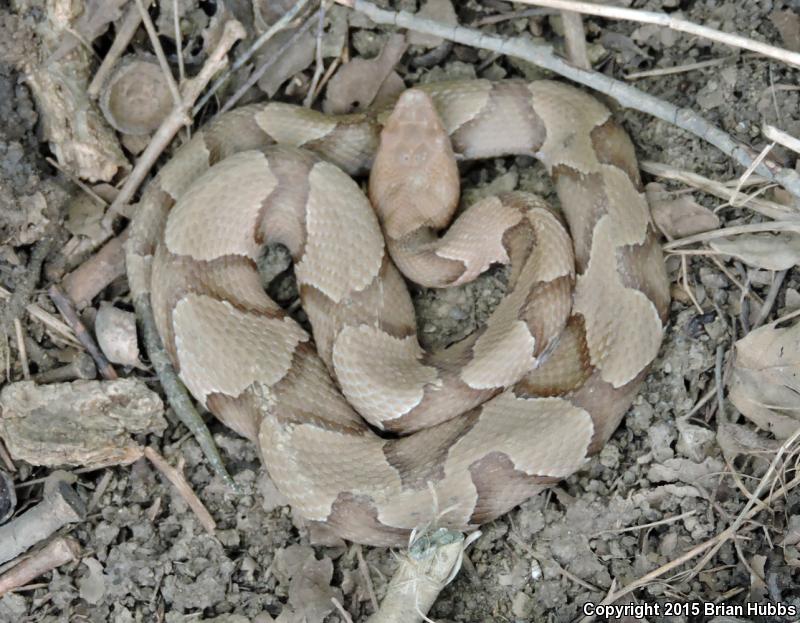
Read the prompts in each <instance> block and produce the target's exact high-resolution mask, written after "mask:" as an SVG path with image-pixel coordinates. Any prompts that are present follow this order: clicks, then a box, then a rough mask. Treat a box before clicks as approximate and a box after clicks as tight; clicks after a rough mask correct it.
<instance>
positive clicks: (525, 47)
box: [337, 0, 800, 197]
mask: <svg viewBox="0 0 800 623" xmlns="http://www.w3.org/2000/svg"><path fill="white" fill-rule="evenodd" d="M337 1H338V2H339V4H343V5H345V6H350V7H352V8H353V9H355V10H356V11H358V12H360V13H364V14H365V15H366V16H367V17H369V18H370V19H371V20H372V21H374V22H376V23H377V24H385V25H393V26H397V27H399V28H408V29H411V30H415V31H417V32H421V33H425V34H429V35H434V36H437V37H441V38H442V39H447V40H449V41H455V42H456V43H461V44H463V45H468V46H472V47H478V48H484V49H487V50H492V51H494V52H497V53H498V54H507V55H509V56H514V57H517V58H521V59H524V60H526V61H529V62H531V63H534V64H536V65H539V66H540V67H543V68H545V69H549V70H550V71H553V72H555V73H557V74H560V75H562V76H564V77H565V78H569V79H570V80H573V81H574V82H577V83H579V84H583V85H585V86H588V87H590V88H592V89H595V90H596V91H599V92H601V93H605V94H606V95H608V96H610V97H612V98H614V99H616V100H617V101H618V102H619V103H620V105H622V106H626V107H628V108H632V109H634V110H638V111H641V112H644V113H647V114H650V115H652V116H654V117H657V118H658V119H661V120H663V121H666V122H667V123H671V124H673V125H675V126H678V127H679V128H681V129H683V130H686V131H688V132H691V133H692V134H695V135H696V136H698V137H700V138H702V139H703V140H706V141H708V142H709V143H711V144H712V145H714V146H715V147H717V148H718V149H720V150H721V151H722V152H723V153H725V154H726V155H728V156H730V157H732V158H734V159H735V160H736V161H737V162H739V163H740V164H741V165H742V166H744V167H748V166H750V165H751V164H752V163H753V159H754V156H753V152H752V150H751V149H750V147H748V146H747V145H744V144H742V143H740V142H738V141H736V140H735V139H733V137H731V136H730V135H729V134H727V133H726V132H723V131H722V130H720V129H719V128H717V127H715V126H714V125H712V124H711V123H709V122H708V121H706V120H705V119H704V118H703V117H701V116H700V115H698V114H697V113H696V112H694V111H693V110H690V109H688V108H678V107H677V106H675V105H674V104H671V103H669V102H665V101H663V100H660V99H658V98H657V97H654V96H652V95H648V94H647V93H644V92H642V91H640V90H639V89H637V88H635V87H633V86H631V85H629V84H625V83H624V82H621V81H619V80H614V79H613V78H610V77H608V76H606V75H604V74H601V73H598V72H594V71H589V70H586V69H580V68H579V67H575V66H573V65H571V64H570V63H568V62H567V61H565V60H564V59H562V58H559V57H558V56H556V55H555V53H554V52H553V49H552V48H551V47H550V46H546V45H537V44H534V43H532V42H530V41H528V40H525V39H521V38H516V39H507V38H504V37H498V36H495V35H488V34H485V33H483V32H481V31H479V30H474V29H471V28H464V27H463V26H448V25H445V24H442V23H440V22H436V21H434V20H429V19H424V18H421V17H417V16H416V15H412V14H411V13H406V12H405V11H400V12H394V11H387V10H384V9H381V8H379V7H377V6H376V5H374V4H372V3H370V2H367V0H337ZM574 6H575V5H572V4H570V6H569V8H572V9H574ZM591 6H594V7H597V6H598V5H591ZM559 8H564V7H559ZM798 56H800V55H798ZM756 173H758V174H759V175H761V176H763V177H765V178H767V179H769V180H770V181H776V182H778V183H779V184H781V185H782V186H783V187H784V188H786V190H788V191H789V192H791V193H792V194H793V195H795V196H797V197H800V173H798V172H796V171H793V170H791V169H787V168H784V167H781V166H780V165H778V164H776V163H774V162H763V163H761V164H760V165H759V166H758V167H757V168H756Z"/></svg>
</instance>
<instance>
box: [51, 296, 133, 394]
mask: <svg viewBox="0 0 800 623" xmlns="http://www.w3.org/2000/svg"><path fill="white" fill-rule="evenodd" d="M47 294H48V295H49V296H50V298H51V299H52V301H53V303H55V306H56V307H57V308H58V311H60V312H61V315H62V316H64V320H66V321H67V324H68V325H69V326H70V327H72V330H73V331H74V332H75V335H76V336H77V338H78V339H79V340H80V342H81V344H83V347H84V348H85V349H86V352H88V353H89V354H90V355H91V356H92V359H94V362H95V364H97V370H98V371H99V372H100V374H101V375H102V377H103V378H104V379H106V380H111V381H113V380H115V379H117V378H119V377H118V376H117V372H116V370H114V368H113V366H112V365H111V364H110V363H109V362H108V359H106V356H105V355H104V354H103V353H102V351H101V350H100V348H99V347H98V346H97V342H95V341H94V338H93V337H92V334H91V333H89V330H88V329H87V328H86V325H84V324H83V321H81V319H80V318H79V317H78V313H77V312H76V311H75V308H74V307H73V304H72V301H70V300H69V299H68V298H67V297H66V295H65V294H64V293H63V292H62V291H61V289H60V288H59V287H58V286H56V285H52V286H50V288H49V289H48V290H47Z"/></svg>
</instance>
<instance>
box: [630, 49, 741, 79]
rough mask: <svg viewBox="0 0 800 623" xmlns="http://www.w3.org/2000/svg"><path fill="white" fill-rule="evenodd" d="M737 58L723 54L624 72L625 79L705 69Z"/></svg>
mask: <svg viewBox="0 0 800 623" xmlns="http://www.w3.org/2000/svg"><path fill="white" fill-rule="evenodd" d="M734 58H737V57H736V55H731V56H725V57H724V58H712V59H710V60H707V61H700V62H697V63H686V64H685V65H675V66H673V67H659V68H658V69H647V70H645V71H634V72H631V73H629V74H625V80H639V79H640V78H653V77H656V76H669V75H671V74H682V73H686V72H688V71H696V70H698V69H706V68H707V67H716V66H717V65H722V64H723V63H726V62H727V61H729V60H731V59H734Z"/></svg>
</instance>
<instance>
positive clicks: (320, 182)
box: [295, 162, 384, 303]
mask: <svg viewBox="0 0 800 623" xmlns="http://www.w3.org/2000/svg"><path fill="white" fill-rule="evenodd" d="M308 184H309V187H310V190H309V193H308V203H307V206H306V230H307V234H306V252H305V254H304V255H303V257H302V259H301V260H300V261H299V262H298V263H297V264H296V266H295V273H296V274H297V279H298V281H299V282H300V283H301V284H303V283H307V284H309V285H311V286H314V287H315V288H317V289H318V290H319V291H320V292H322V293H323V294H325V295H326V296H327V297H329V298H330V299H331V300H332V301H334V302H336V303H339V302H341V301H342V300H343V299H344V298H345V297H346V296H347V295H349V294H350V293H351V292H358V291H359V290H363V289H364V288H366V287H367V286H368V285H369V284H370V283H372V281H373V280H374V279H375V277H376V275H377V274H378V271H379V270H380V267H381V264H382V263H383V253H384V247H383V237H382V236H381V234H380V227H379V226H378V219H377V218H376V217H375V213H374V212H373V211H372V208H371V207H370V205H369V202H368V201H367V198H366V197H364V195H363V193H362V192H361V191H360V190H359V188H358V185H357V184H356V183H355V182H354V181H353V180H352V179H350V178H349V177H348V176H347V175H345V174H344V173H343V172H342V171H341V169H339V168H337V167H335V166H334V165H332V164H329V163H327V162H318V163H317V164H315V165H314V166H313V167H312V169H311V173H310V174H309V176H308Z"/></svg>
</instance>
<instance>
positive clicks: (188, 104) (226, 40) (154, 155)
mask: <svg viewBox="0 0 800 623" xmlns="http://www.w3.org/2000/svg"><path fill="white" fill-rule="evenodd" d="M244 35H245V30H244V27H243V26H242V25H241V24H240V23H239V22H237V21H236V20H231V21H229V22H227V23H226V24H225V28H224V30H223V31H222V36H221V37H220V40H219V42H218V43H217V47H216V48H214V51H213V52H212V53H211V54H210V55H209V57H208V60H207V61H206V63H205V65H203V68H202V69H201V70H200V73H199V74H197V76H195V77H194V78H192V79H191V80H187V81H186V83H185V84H184V85H183V88H182V89H181V91H182V93H181V99H182V103H181V105H180V106H176V107H175V108H174V109H173V110H172V112H171V113H170V114H169V115H168V116H167V118H166V119H164V121H162V122H161V126H160V127H159V128H158V130H157V131H156V133H155V134H154V135H153V138H152V139H151V141H150V143H149V144H148V145H147V148H146V149H145V150H144V152H142V155H141V156H140V157H139V159H138V160H137V161H136V166H134V167H133V171H131V174H130V175H129V176H128V179H127V180H125V184H124V185H123V186H122V188H121V189H120V191H119V194H118V195H117V196H116V198H115V199H114V201H113V203H112V204H111V207H110V209H109V212H110V213H112V212H117V211H119V208H120V207H121V206H123V205H125V204H126V203H128V202H130V200H131V199H132V198H133V195H134V193H135V192H136V191H137V190H138V188H139V186H140V185H141V184H142V182H143V181H144V179H145V177H147V174H148V173H149V172H150V169H151V168H152V166H153V164H155V161H156V160H157V159H158V157H159V156H160V155H161V153H162V152H163V151H164V149H166V147H167V145H169V143H170V141H172V139H173V138H174V137H175V134H176V133H177V132H178V130H180V128H181V127H182V126H184V125H189V124H190V123H191V122H192V120H191V118H190V117H189V115H188V113H189V111H190V110H191V108H192V104H193V103H194V101H195V100H196V99H197V97H198V96H199V95H200V93H202V91H203V89H205V87H206V85H207V84H208V82H209V81H210V80H211V78H212V77H213V76H214V75H215V74H216V73H217V72H218V71H219V70H220V69H222V68H224V67H225V66H226V65H227V64H228V57H227V54H228V51H229V50H230V49H231V47H233V44H234V43H236V42H237V41H238V40H239V39H241V38H242V37H244Z"/></svg>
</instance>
